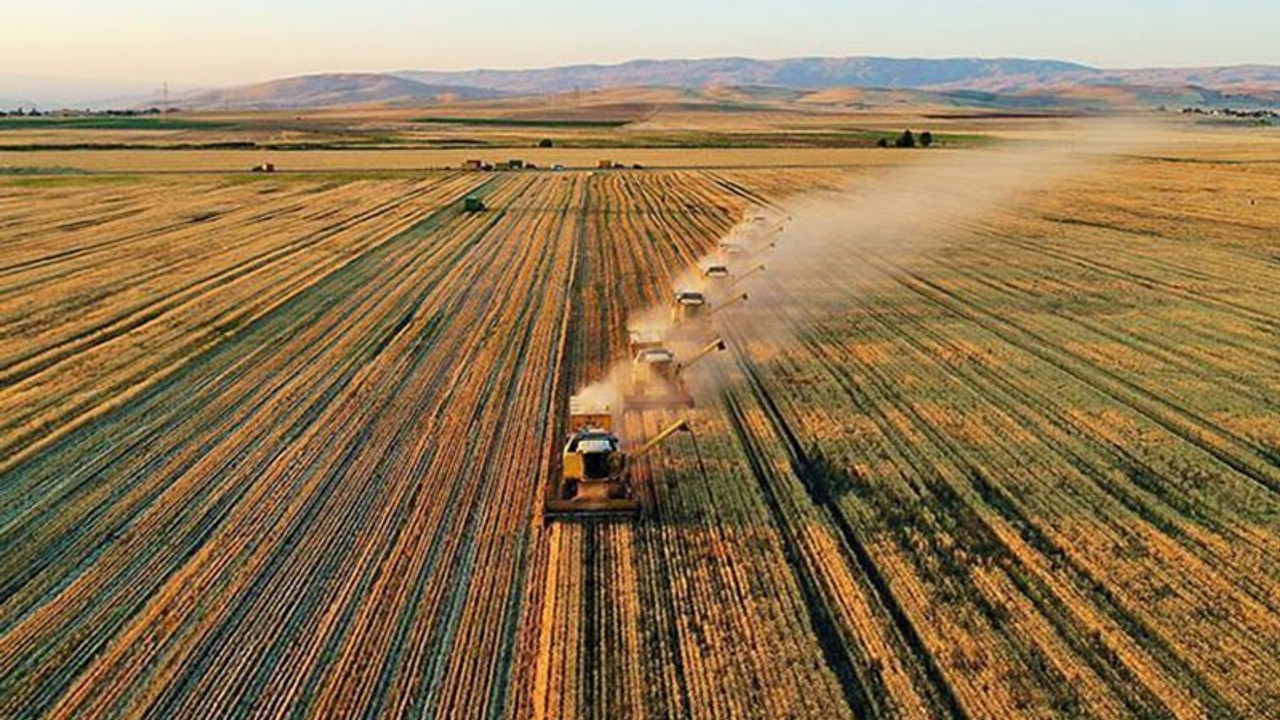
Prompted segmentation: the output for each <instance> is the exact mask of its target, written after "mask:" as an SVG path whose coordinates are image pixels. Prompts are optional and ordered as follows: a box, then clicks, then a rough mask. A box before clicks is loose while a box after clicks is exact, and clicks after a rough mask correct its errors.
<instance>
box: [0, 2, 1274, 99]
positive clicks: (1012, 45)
mask: <svg viewBox="0 0 1280 720" xmlns="http://www.w3.org/2000/svg"><path fill="white" fill-rule="evenodd" d="M4 5H5V8H4V11H3V18H2V21H0V73H7V74H25V75H41V76H59V77H92V78H104V79H119V80H132V81H139V82H159V81H161V80H166V79H167V80H169V81H172V82H174V83H176V84H212V83H229V82H240V81H253V80H260V79H267V78H272V77H279V76H282V75H289V74H299V73H305V72H322V71H337V70H396V69H410V68H412V69H464V68H475V67H490V68H494V67H499V68H517V67H540V66H548V65H560V64H571V63H586V62H619V61H623V60H628V59H632V58H637V57H650V58H664V57H713V56H722V55H741V56H751V57H763V58H771V57H787V56H796V55H889V56H917V57H946V56H957V55H966V56H968V55H971V56H983V57H994V56H1022V57H1037V58H1056V59H1064V60H1075V61H1078V62H1083V63H1086V64H1092V65H1100V66H1107V67H1139V66H1185V65H1208V64H1214V65H1218V64H1236V63H1249V62H1256V63H1268V64H1280V0H1220V1H1219V2H1212V3H1211V2H1209V1H1208V0H1200V1H1199V2H1187V1H1186V0H1106V1H1101V0H1052V1H1050V0H1016V1H1015V0H953V1H951V2H945V1H943V0H913V1H909V2H900V1H895V0H791V1H789V2H777V1H774V2H765V1H764V0H643V1H641V0H604V1H597V2H588V1H587V0H542V1H540V2H529V1H518V0H465V1H459V2H441V1H439V0H416V1H415V0H360V1H359V2H356V1H355V0H115V1H114V2H112V1H111V0H37V1H31V0H4Z"/></svg>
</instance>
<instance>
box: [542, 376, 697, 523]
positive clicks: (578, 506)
mask: <svg viewBox="0 0 1280 720" xmlns="http://www.w3.org/2000/svg"><path fill="white" fill-rule="evenodd" d="M569 429H570V434H569V439H568V442H566V443H565V446H564V452H563V454H562V456H561V461H562V462H561V471H560V476H559V478H558V479H556V480H554V481H553V482H552V483H551V484H550V486H549V487H548V488H547V495H546V497H545V498H544V499H543V504H542V516H543V518H544V519H547V520H553V519H555V520H607V519H614V518H618V519H629V518H636V517H639V515H640V513H641V511H642V510H643V509H644V499H643V498H642V497H641V493H640V492H638V488H636V487H635V485H634V484H633V480H632V477H631V473H630V464H631V463H632V462H633V461H634V460H635V459H637V458H640V457H643V456H644V455H646V454H648V453H649V452H650V451H652V450H653V449H654V448H656V447H658V446H659V445H661V444H662V443H663V442H664V441H666V440H667V439H668V438H670V437H671V436H672V435H675V434H676V433H679V432H687V433H692V432H693V429H692V428H691V427H689V422H688V420H685V419H683V418H682V419H680V420H679V421H677V422H675V423H672V424H671V425H669V426H668V427H667V428H665V429H664V430H663V431H662V432H660V433H658V434H657V435H654V436H653V437H652V438H650V439H649V440H648V441H647V442H646V443H644V444H643V445H641V446H640V447H639V448H637V449H635V450H632V451H630V452H626V451H623V450H622V441H621V440H619V439H618V436H617V435H615V434H614V432H613V412H612V409H611V408H610V407H609V406H607V405H603V406H601V405H590V404H587V403H586V402H584V401H582V400H581V399H579V398H574V399H572V400H570V402H569ZM695 448H696V445H695ZM698 460H699V466H701V457H699V458H698Z"/></svg>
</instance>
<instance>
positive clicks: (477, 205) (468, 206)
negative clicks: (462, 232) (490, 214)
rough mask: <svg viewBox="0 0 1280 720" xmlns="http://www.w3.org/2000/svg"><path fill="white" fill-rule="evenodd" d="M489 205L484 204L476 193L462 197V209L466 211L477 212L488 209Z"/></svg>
mask: <svg viewBox="0 0 1280 720" xmlns="http://www.w3.org/2000/svg"><path fill="white" fill-rule="evenodd" d="M488 209H489V206H488V205H485V204H484V200H483V199H481V198H480V196H478V195H468V196H466V197H465V198H463V199H462V211H463V212H466V213H478V212H484V211H485V210H488Z"/></svg>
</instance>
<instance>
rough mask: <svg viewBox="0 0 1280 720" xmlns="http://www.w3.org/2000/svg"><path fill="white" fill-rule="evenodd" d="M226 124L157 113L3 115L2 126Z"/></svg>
mask: <svg viewBox="0 0 1280 720" xmlns="http://www.w3.org/2000/svg"><path fill="white" fill-rule="evenodd" d="M225 127H230V123H225V122H213V121H210V120H187V119H183V118H173V117H160V116H155V115H146V116H136V117H114V116H83V117H81V116H74V117H2V118H0V130H213V129H217V128H225Z"/></svg>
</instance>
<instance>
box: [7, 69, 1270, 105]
mask: <svg viewBox="0 0 1280 720" xmlns="http://www.w3.org/2000/svg"><path fill="white" fill-rule="evenodd" d="M89 87H100V88H101V89H102V90H103V91H104V92H103V94H99V95H97V96H96V99H97V100H98V102H92V101H91V100H92V99H93V98H95V96H93V95H88V94H87V93H88V92H89V90H88V89H87V88H89ZM108 88H109V89H110V91H111V94H107V93H106V92H105V91H106V90H107V89H108ZM620 88H633V89H634V88H670V89H675V90H677V91H686V92H694V91H702V90H705V89H715V88H720V89H722V90H721V92H720V93H719V95H718V96H716V95H714V94H713V95H708V96H702V97H699V98H696V99H695V98H691V100H692V101H694V102H708V101H715V102H722V103H727V104H728V105H729V106H732V105H734V104H735V103H748V104H755V105H758V104H771V105H772V104H778V103H787V102H803V103H806V104H809V105H818V104H826V103H827V102H828V101H830V100H832V99H837V98H840V97H846V96H847V97H850V98H856V99H855V100H854V101H853V102H850V103H840V102H835V103H834V104H844V105H849V106H853V107H876V106H883V104H884V103H886V102H888V103H893V104H901V103H904V102H912V101H913V100H914V99H917V98H915V96H911V95H909V94H910V93H927V96H925V97H922V98H918V99H923V100H925V101H927V102H930V103H940V104H943V105H953V106H956V105H963V106H976V107H990V108H993V109H996V108H1003V107H1010V108H1031V107H1039V108H1047V109H1052V108H1065V109H1076V110H1078V109H1088V108H1115V107H1133V106H1140V107H1154V106H1157V105H1166V106H1169V107H1174V106H1178V105H1200V106H1210V107H1223V106H1237V107H1259V106H1261V107H1280V66H1269V65H1240V66H1233V67H1203V68H1152V69H1136V70H1108V69H1101V68H1092V67H1088V66H1085V65H1080V64H1077V63H1070V62H1062V61H1058V60H1027V59H1018V58H997V59H980V58H950V59H910V58H883V57H838V58H814V57H810V58H789V59H782V60H755V59H751V58H713V59H705V60H633V61H630V62H624V63H620V64H616V65H572V66H565V67H553V68H541V69H533V70H466V71H457V72H439V71H425V70H405V71H400V72H394V73H327V74H316V75H304V76H300V77H291V78H285V79H281V80H272V81H270V82H264V83H257V84H254V85H245V86H241V87H233V88H227V89H220V90H205V91H192V92H186V93H178V92H175V93H174V94H173V96H172V100H173V104H174V105H176V106H178V107H182V108H187V109H199V110H208V109H214V110H277V109H293V108H315V107H328V106H337V105H381V106H414V105H432V104H439V103H446V102H451V101H455V100H467V101H483V100H486V99H492V98H501V97H509V96H541V95H554V94H565V93H575V94H581V93H584V92H590V91H598V90H608V89H620ZM136 89H137V88H136V87H134V86H131V87H128V88H126V87H114V86H111V85H110V84H98V85H95V84H93V83H92V82H88V81H67V80H48V79H39V78H29V77H21V76H6V75H0V98H13V99H14V100H10V101H7V103H8V105H7V106H17V105H19V104H22V105H26V106H30V105H31V104H33V103H34V104H39V105H41V106H42V107H43V108H44V109H50V108H56V107H66V106H70V107H131V106H132V107H140V106H146V105H155V104H157V103H158V102H159V97H158V94H156V93H155V90H154V89H152V90H151V92H150V93H148V95H143V96H138V95H134V96H132V98H131V99H130V98H128V97H127V96H126V95H125V92H124V91H125V90H136ZM729 89H733V90H732V91H730V90H729ZM854 89H861V90H867V91H872V90H874V91H877V92H875V93H870V94H862V95H859V94H858V93H852V92H850V91H851V90H854ZM823 93H826V94H825V95H824V94H823ZM894 93H898V94H897V95H894ZM112 97H114V98H116V100H114V101H111V100H104V99H103V98H112ZM23 98H30V100H25V101H21V99H23ZM75 98H79V99H75ZM86 98H88V99H86ZM126 100H127V102H126ZM628 102H629V101H628ZM3 107H6V105H5V104H4V103H3V102H0V108H3Z"/></svg>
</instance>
